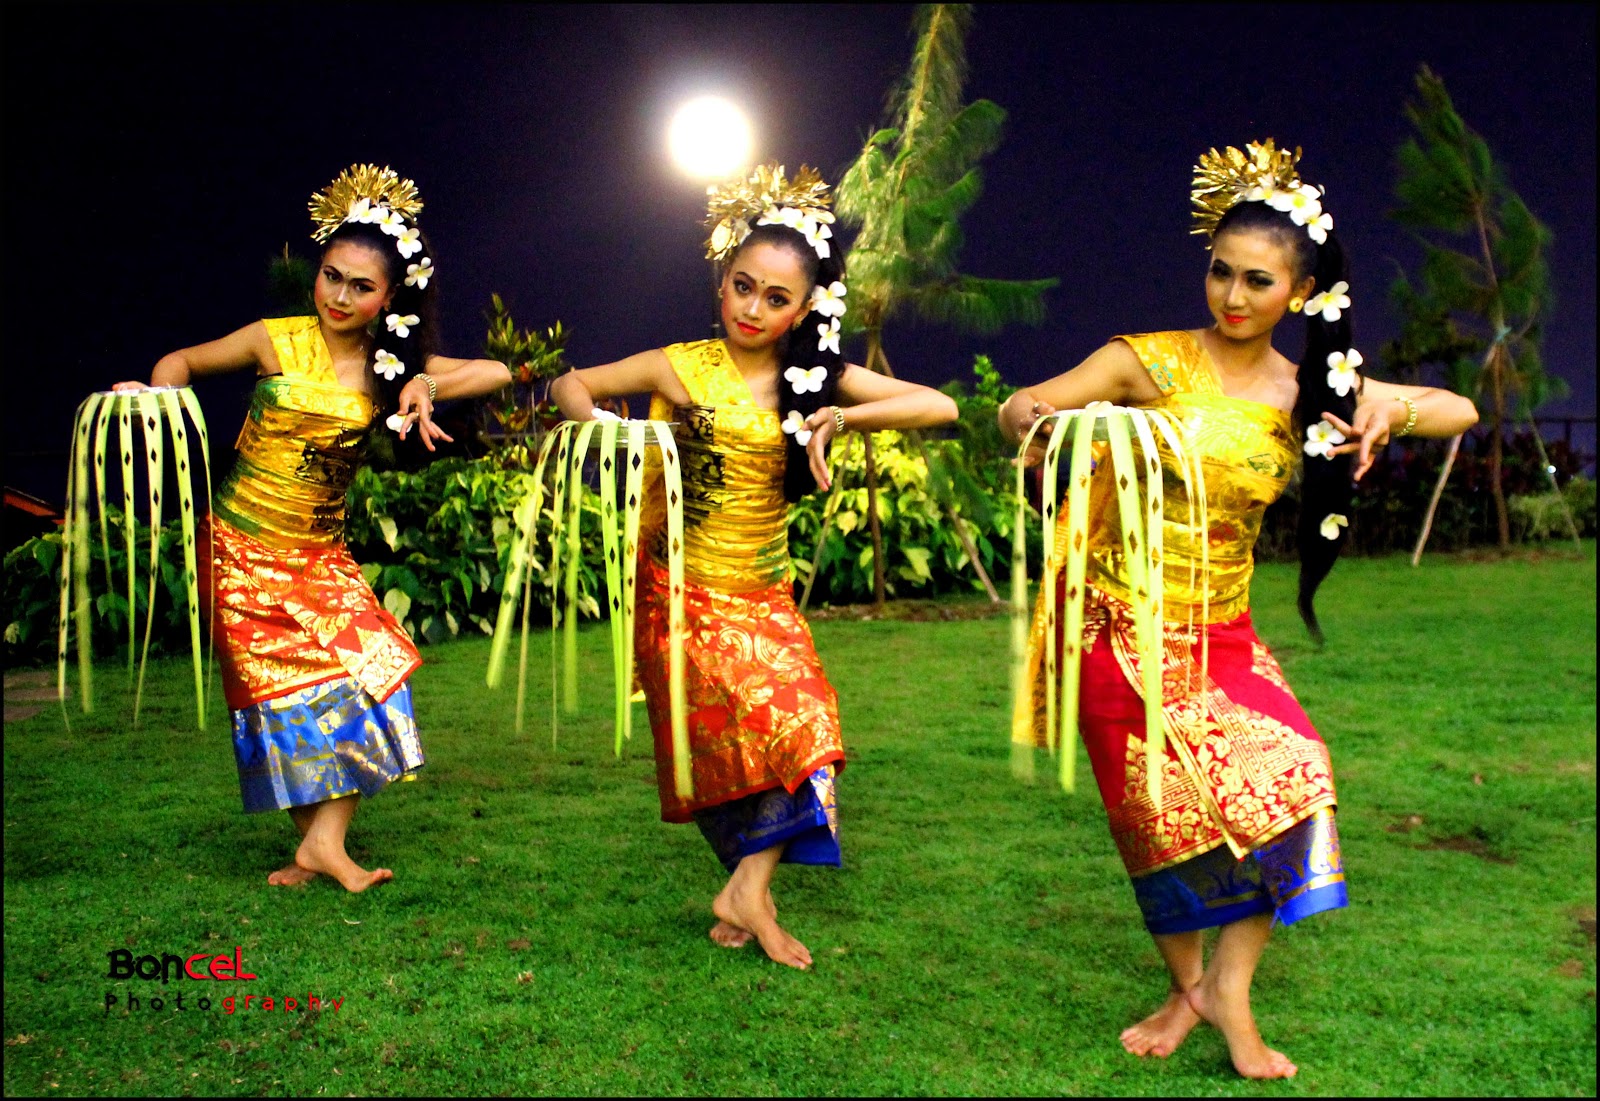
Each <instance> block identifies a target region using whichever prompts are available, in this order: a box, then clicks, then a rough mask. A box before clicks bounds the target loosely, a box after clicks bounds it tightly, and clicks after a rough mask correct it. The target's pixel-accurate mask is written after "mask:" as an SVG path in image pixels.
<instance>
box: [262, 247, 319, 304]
mask: <svg viewBox="0 0 1600 1101" xmlns="http://www.w3.org/2000/svg"><path fill="white" fill-rule="evenodd" d="M316 282H317V269H316V268H315V267H313V266H312V264H311V261H309V260H307V259H305V258H304V257H301V256H295V255H293V254H291V253H290V252H289V246H288V244H287V243H286V244H285V245H284V246H283V255H282V256H274V257H273V258H272V259H271V260H268V261H267V295H268V298H269V299H270V300H271V302H272V310H273V313H272V316H274V317H309V316H311V315H313V314H315V313H316V312H317V305H316V302H315V301H313V299H312V297H311V292H312V288H313V287H314V286H315V285H316Z"/></svg>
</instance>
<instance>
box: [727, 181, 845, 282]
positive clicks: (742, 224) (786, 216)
mask: <svg viewBox="0 0 1600 1101" xmlns="http://www.w3.org/2000/svg"><path fill="white" fill-rule="evenodd" d="M706 196H707V198H706V226H707V228H709V229H710V231H711V235H710V236H709V237H707V238H706V258H707V259H708V260H713V261H715V262H716V263H719V264H720V263H722V262H723V261H725V260H726V259H728V257H730V256H732V255H733V253H734V250H736V249H737V248H738V247H739V246H740V245H741V244H742V243H743V242H744V239H745V238H746V237H748V236H749V235H750V230H751V229H752V228H753V227H754V226H758V225H786V226H789V227H790V228H791V229H795V230H798V231H799V232H800V233H802V234H804V235H805V238H806V240H807V242H809V243H810V245H811V247H812V248H813V249H815V250H816V253H817V255H818V256H820V257H822V258H824V259H826V258H827V256H828V255H829V252H830V251H831V249H830V246H829V244H828V238H830V237H832V236H833V230H832V229H831V228H829V227H830V226H831V225H832V223H833V215H832V214H831V213H830V212H829V211H828V207H829V206H830V205H831V204H832V202H833V199H832V197H831V196H830V195H829V194H828V185H827V184H826V183H825V182H823V179H822V177H821V176H820V175H819V174H818V173H817V170H816V169H814V168H808V167H806V166H805V165H801V166H800V171H798V172H796V173H795V174H794V178H793V179H789V178H787V177H786V176H785V175H784V168H783V165H781V164H763V165H758V166H757V167H756V168H755V169H754V170H752V171H751V173H750V175H749V176H748V177H746V178H743V179H736V180H730V181H728V182H727V183H722V184H713V185H712V186H710V187H708V188H706Z"/></svg>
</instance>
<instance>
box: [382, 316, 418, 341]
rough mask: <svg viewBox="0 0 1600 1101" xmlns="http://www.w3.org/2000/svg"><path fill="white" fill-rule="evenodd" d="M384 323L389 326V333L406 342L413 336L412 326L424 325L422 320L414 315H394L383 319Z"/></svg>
mask: <svg viewBox="0 0 1600 1101" xmlns="http://www.w3.org/2000/svg"><path fill="white" fill-rule="evenodd" d="M383 323H384V324H385V325H387V326H389V331H390V332H391V333H393V334H394V335H395V336H397V337H399V338H400V339H401V340H404V339H405V338H406V337H408V336H410V335H411V326H413V325H420V324H422V318H420V317H418V316H417V315H416V314H414V313H408V314H398V313H392V314H390V315H389V316H388V317H386V318H384V319H383Z"/></svg>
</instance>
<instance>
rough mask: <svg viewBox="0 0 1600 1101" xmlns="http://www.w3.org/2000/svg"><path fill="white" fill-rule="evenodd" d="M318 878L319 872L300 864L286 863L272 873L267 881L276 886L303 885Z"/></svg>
mask: <svg viewBox="0 0 1600 1101" xmlns="http://www.w3.org/2000/svg"><path fill="white" fill-rule="evenodd" d="M315 878H317V873H316V872H313V871H311V870H310V869H308V868H302V867H301V866H300V865H298V864H285V865H284V866H283V867H281V868H279V869H278V870H277V871H275V872H273V873H272V874H271V875H269V876H267V882H268V883H270V884H272V885H273V886H274V887H302V886H304V885H305V884H307V883H310V882H311V881H312V880H313V879H315Z"/></svg>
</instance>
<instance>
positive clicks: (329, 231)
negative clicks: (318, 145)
mask: <svg viewBox="0 0 1600 1101" xmlns="http://www.w3.org/2000/svg"><path fill="white" fill-rule="evenodd" d="M309 209H310V211H311V221H312V222H313V223H315V224H316V227H317V228H316V229H315V230H313V231H312V233H311V239H312V240H313V241H316V242H317V243H319V244H321V243H322V242H324V241H326V240H327V239H328V238H329V237H331V236H333V233H334V231H335V230H337V229H338V228H339V227H340V226H342V225H344V224H345V223H346V222H360V223H363V224H366V225H375V226H377V227H378V228H379V229H381V230H383V232H384V233H386V234H388V235H389V236H390V237H393V238H394V239H395V249H396V250H397V251H398V252H399V253H400V255H401V257H402V258H403V259H406V260H410V259H411V258H412V257H413V256H415V255H416V254H417V253H419V252H421V251H422V233H421V231H420V230H418V229H417V227H416V220H417V215H418V214H421V213H422V199H421V198H420V197H419V196H418V194H417V185H416V184H414V183H412V182H411V181H410V180H407V179H404V178H402V177H401V175H400V174H399V173H398V172H396V171H395V170H394V169H392V168H389V167H387V166H385V167H383V168H379V167H378V166H377V165H375V164H353V165H351V166H350V167H349V168H346V169H345V170H344V171H343V172H341V173H339V175H338V177H337V178H335V179H334V181H333V182H332V183H330V184H329V185H328V186H327V187H325V188H323V189H322V190H321V191H319V192H317V193H316V194H314V195H312V196H311V202H310V204H309ZM432 275H433V261H431V260H429V259H428V258H427V257H423V259H422V260H421V262H420V263H416V264H410V265H408V266H407V268H406V285H407V286H415V287H418V288H419V289H426V288H427V286H428V279H429V278H430V277H431V276H432Z"/></svg>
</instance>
